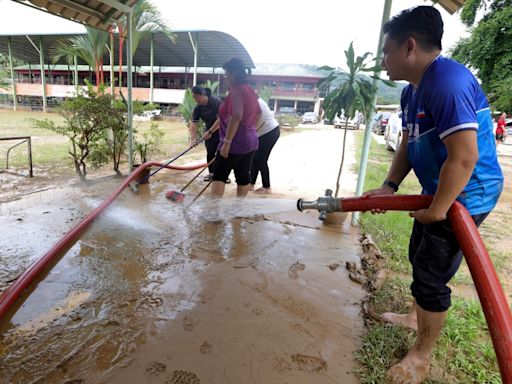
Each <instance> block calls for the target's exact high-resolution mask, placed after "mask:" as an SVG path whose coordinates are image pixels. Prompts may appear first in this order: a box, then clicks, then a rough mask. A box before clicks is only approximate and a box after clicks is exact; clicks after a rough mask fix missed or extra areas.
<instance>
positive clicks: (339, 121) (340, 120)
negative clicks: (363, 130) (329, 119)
mask: <svg viewBox="0 0 512 384" xmlns="http://www.w3.org/2000/svg"><path fill="white" fill-rule="evenodd" d="M346 120H347V119H346V118H345V116H344V115H341V117H338V115H336V117H335V118H334V121H333V124H334V128H345V122H346ZM347 128H350V129H359V125H358V124H357V115H356V116H354V118H353V119H348V126H347Z"/></svg>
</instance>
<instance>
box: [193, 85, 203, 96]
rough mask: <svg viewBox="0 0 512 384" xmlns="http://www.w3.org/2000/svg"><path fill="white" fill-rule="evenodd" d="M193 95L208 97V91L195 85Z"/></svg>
mask: <svg viewBox="0 0 512 384" xmlns="http://www.w3.org/2000/svg"><path fill="white" fill-rule="evenodd" d="M192 93H193V94H195V95H206V90H205V89H204V88H203V87H201V86H199V85H194V86H193V87H192Z"/></svg>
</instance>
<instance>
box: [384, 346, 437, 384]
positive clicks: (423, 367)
mask: <svg viewBox="0 0 512 384" xmlns="http://www.w3.org/2000/svg"><path fill="white" fill-rule="evenodd" d="M429 370H430V361H429V360H428V359H422V358H419V357H418V356H415V354H414V353H411V351H409V353H408V354H407V356H405V357H404V358H403V359H402V361H400V362H399V363H398V364H396V365H393V366H392V367H391V368H389V370H388V371H387V373H386V379H387V380H388V381H389V382H390V383H392V384H421V383H423V381H424V380H425V379H426V378H427V376H428V372H429Z"/></svg>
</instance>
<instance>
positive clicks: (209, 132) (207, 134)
mask: <svg viewBox="0 0 512 384" xmlns="http://www.w3.org/2000/svg"><path fill="white" fill-rule="evenodd" d="M219 128H220V119H219V118H218V117H217V120H215V123H213V125H212V126H211V127H210V129H208V130H207V131H206V132H205V133H204V135H203V139H205V140H209V139H210V138H211V137H212V134H214V133H215V132H216V131H218V130H219Z"/></svg>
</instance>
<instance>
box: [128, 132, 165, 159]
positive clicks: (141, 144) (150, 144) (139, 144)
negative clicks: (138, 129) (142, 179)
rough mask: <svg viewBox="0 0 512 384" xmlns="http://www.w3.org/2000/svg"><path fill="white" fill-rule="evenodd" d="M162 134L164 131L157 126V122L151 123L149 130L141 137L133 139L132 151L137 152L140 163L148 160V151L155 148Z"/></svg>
mask: <svg viewBox="0 0 512 384" xmlns="http://www.w3.org/2000/svg"><path fill="white" fill-rule="evenodd" d="M163 136H164V132H163V131H162V130H161V129H159V128H158V124H156V123H151V126H150V128H149V130H148V131H147V132H144V133H143V134H142V139H135V144H134V145H135V151H134V152H137V153H138V154H139V157H140V161H141V163H145V162H146V161H148V159H149V155H150V152H151V151H154V150H156V149H157V147H158V145H159V144H160V141H161V140H162V137H163ZM134 163H135V161H134Z"/></svg>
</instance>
